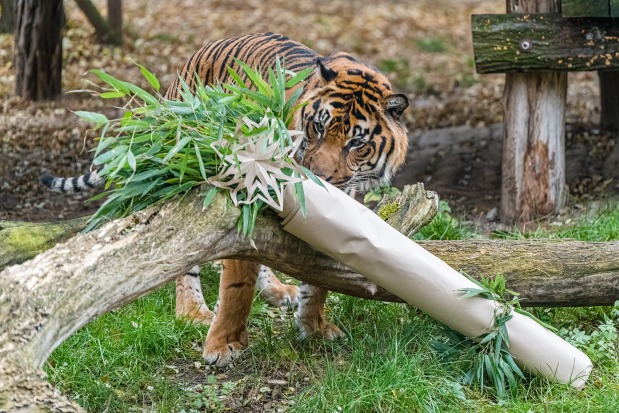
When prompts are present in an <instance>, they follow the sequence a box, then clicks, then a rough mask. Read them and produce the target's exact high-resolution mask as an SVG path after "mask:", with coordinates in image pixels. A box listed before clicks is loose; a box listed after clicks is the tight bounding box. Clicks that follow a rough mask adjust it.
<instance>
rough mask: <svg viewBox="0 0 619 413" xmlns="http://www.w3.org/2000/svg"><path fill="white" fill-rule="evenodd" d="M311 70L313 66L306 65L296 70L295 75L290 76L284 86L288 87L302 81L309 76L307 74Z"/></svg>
mask: <svg viewBox="0 0 619 413" xmlns="http://www.w3.org/2000/svg"><path fill="white" fill-rule="evenodd" d="M312 70H314V67H313V66H310V67H306V68H305V69H303V70H301V71H300V72H298V73H297V74H296V75H294V76H292V77H291V78H290V79H288V81H287V82H286V88H287V89H290V88H291V87H293V86H296V85H297V84H299V83H301V82H303V81H304V80H305V79H306V78H307V77H308V76H309V74H310V73H312Z"/></svg>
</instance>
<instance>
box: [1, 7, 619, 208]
mask: <svg viewBox="0 0 619 413" xmlns="http://www.w3.org/2000/svg"><path fill="white" fill-rule="evenodd" d="M96 3H97V4H98V6H99V8H100V10H102V11H104V10H105V3H106V2H105V1H102V0H99V1H96ZM267 4H268V6H267ZM66 7H67V14H68V26H67V29H66V31H65V38H64V42H63V44H64V74H63V76H64V77H63V90H65V91H71V90H85V89H96V85H93V84H92V83H91V82H92V81H94V79H93V76H89V75H87V74H86V75H85V72H86V71H87V70H89V69H103V70H105V71H107V72H109V73H111V74H113V75H115V76H118V77H121V78H123V79H127V80H130V81H138V80H139V72H138V70H136V67H135V65H134V63H133V62H139V63H141V64H143V65H145V66H147V67H148V68H149V69H151V70H152V71H153V72H155V73H156V74H157V75H158V76H159V77H160V80H161V83H162V84H163V85H167V84H168V83H169V82H170V81H171V79H172V78H173V76H175V73H176V70H177V68H178V67H180V66H181V65H182V64H183V63H184V61H185V60H186V59H187V58H188V57H189V56H190V55H191V54H192V53H193V51H195V50H196V49H197V48H199V47H200V46H201V45H203V44H204V43H205V42H207V41H209V40H212V39H216V38H223V37H227V36H232V35H237V34H240V33H246V32H257V31H276V32H281V33H284V34H286V35H288V36H289V37H291V38H294V39H296V40H298V41H301V42H302V43H305V44H307V45H308V46H310V47H312V48H314V49H315V50H317V51H318V52H319V53H321V54H328V53H330V52H332V51H336V50H346V51H348V52H350V53H352V54H354V55H356V56H358V57H359V58H361V59H362V60H364V61H366V62H368V63H370V64H373V65H375V66H377V67H378V68H379V69H381V70H383V71H384V72H386V73H387V74H388V76H389V77H390V78H391V80H392V82H393V83H394V84H395V85H396V87H397V88H399V89H400V90H402V91H403V92H404V93H406V94H407V95H408V96H409V100H410V101H411V108H410V109H408V110H407V111H406V115H405V117H406V121H407V124H408V127H409V130H410V131H411V149H412V151H411V156H410V157H409V161H408V165H407V167H406V168H405V169H404V171H403V172H402V173H401V174H400V175H399V176H398V177H397V178H396V180H395V182H396V184H397V185H399V186H401V185H403V184H405V183H410V182H415V181H418V180H421V181H424V182H426V184H427V186H428V187H430V188H435V189H437V190H438V191H439V194H440V195H441V196H442V197H443V198H447V199H450V200H452V202H454V203H455V204H457V205H461V206H462V209H463V210H464V211H467V212H469V213H471V214H472V215H476V214H484V213H487V212H488V211H489V210H491V209H492V208H494V207H495V206H496V205H497V201H498V186H497V185H498V182H499V178H500V175H499V174H500V172H499V170H498V169H497V168H498V166H499V165H500V163H498V161H499V159H497V156H498V154H500V140H501V139H500V133H499V134H497V133H496V131H495V132H492V131H493V130H494V129H493V128H495V129H496V127H492V125H494V124H496V123H499V122H500V121H501V108H500V96H501V93H502V83H503V76H501V75H486V76H478V75H476V74H475V73H474V65H473V62H472V46H471V40H470V33H469V32H470V26H469V19H470V15H471V14H472V13H475V14H479V13H492V12H494V13H501V12H503V7H504V6H503V4H502V2H483V1H481V0H468V1H462V2H450V1H447V0H433V1H430V0H420V1H416V2H410V1H404V0H401V1H396V0H382V1H378V2H371V1H368V0H356V1H341V0H316V1H306V0H300V1H296V2H294V3H291V2H286V1H283V0H275V1H270V2H268V3H265V2H261V1H259V0H241V1H234V2H228V1H201V0H182V1H174V2H172V1H164V0H156V1H153V0H150V1H148V0H136V1H131V2H125V3H124V7H125V8H124V18H125V21H124V25H125V29H124V31H125V45H124V46H123V47H122V48H108V47H103V46H101V45H99V44H97V43H96V40H95V38H94V35H93V30H92V28H91V27H90V26H89V25H88V23H87V22H86V20H85V18H84V17H83V15H82V14H81V12H80V11H79V10H78V9H76V7H75V5H74V3H73V2H67V3H66ZM12 42H13V39H12V36H10V35H2V36H0V105H1V106H0V145H1V146H0V219H13V220H15V219H20V220H50V219H63V218H68V217H73V216H78V215H85V214H88V213H90V212H92V210H93V208H95V207H96V204H93V203H84V201H85V199H87V196H83V195H82V196H77V197H65V196H62V195H55V194H50V193H48V192H46V191H44V190H42V188H41V187H40V185H39V184H38V177H39V176H40V174H41V173H42V172H44V171H49V172H53V173H55V174H57V175H65V176H70V175H76V174H80V173H83V172H85V171H87V170H88V168H89V165H90V159H91V154H90V153H89V150H90V149H91V148H92V147H93V146H94V144H95V142H94V140H93V138H94V137H95V136H96V133H95V132H93V131H91V130H90V128H89V126H88V125H87V124H85V123H84V122H82V121H79V120H78V119H77V117H76V116H75V115H73V114H72V113H71V110H97V111H104V112H106V113H107V114H108V115H109V116H113V115H114V114H115V113H120V112H119V111H118V110H117V109H114V108H111V107H110V106H109V102H102V101H100V100H99V99H98V98H93V97H90V95H89V94H88V93H85V92H81V93H72V94H66V95H64V96H63V98H62V99H60V100H57V101H54V102H41V103H29V102H24V101H22V100H20V99H19V98H16V97H12V96H11V91H12V87H13V82H14V76H13V72H12V56H13V51H12V47H13V46H12ZM598 100H599V90H598V85H597V76H596V75H595V74H594V73H578V74H571V75H570V88H569V98H568V115H567V121H568V123H570V124H571V125H572V126H571V127H570V129H571V132H570V133H569V134H568V144H569V145H570V146H568V154H569V153H573V154H574V155H573V158H572V159H573V160H574V161H573V162H572V163H570V162H571V161H570V158H569V157H568V163H567V164H568V166H569V168H568V169H569V172H570V175H568V179H569V180H570V182H569V183H570V185H571V188H572V189H573V194H575V195H578V196H580V195H582V194H585V195H587V196H588V195H590V194H591V193H594V192H595V191H599V190H600V188H602V189H604V190H608V189H610V190H611V192H613V191H615V190H616V187H615V185H614V183H613V182H612V181H609V179H613V178H615V176H614V174H613V172H614V171H615V170H616V168H612V167H610V166H609V165H614V164H613V163H612V162H611V161H613V159H615V158H616V156H615V155H613V153H614V152H613V150H612V149H613V148H614V142H615V140H614V137H613V136H610V135H608V134H600V133H599V132H597V131H595V125H596V123H597V120H598V118H599V103H598ZM444 128H447V129H445V130H444V131H442V132H437V129H444ZM453 128H455V129H453ZM489 131H490V132H489ZM488 133H490V135H488ZM493 133H494V134H493ZM570 148H572V149H570ZM570 150H571V151H572V152H570ZM608 158H611V160H610V161H609V160H608ZM615 166H616V165H615Z"/></svg>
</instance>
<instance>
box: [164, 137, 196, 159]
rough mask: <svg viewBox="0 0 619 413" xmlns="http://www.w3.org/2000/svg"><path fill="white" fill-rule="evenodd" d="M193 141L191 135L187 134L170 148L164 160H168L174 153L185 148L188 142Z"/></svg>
mask: <svg viewBox="0 0 619 413" xmlns="http://www.w3.org/2000/svg"><path fill="white" fill-rule="evenodd" d="M189 141H191V136H185V137H184V138H183V139H181V140H180V141H178V143H177V144H176V145H174V146H173V147H172V149H170V151H169V152H168V153H167V155H166V156H165V158H163V162H168V161H169V160H170V159H171V158H172V157H173V156H174V155H176V154H177V153H178V151H180V150H181V149H183V148H184V147H185V146H186V145H187V144H188V143H189Z"/></svg>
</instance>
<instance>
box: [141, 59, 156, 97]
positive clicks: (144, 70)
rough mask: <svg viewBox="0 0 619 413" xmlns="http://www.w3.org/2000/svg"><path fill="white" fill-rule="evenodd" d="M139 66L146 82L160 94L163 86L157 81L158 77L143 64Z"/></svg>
mask: <svg viewBox="0 0 619 413" xmlns="http://www.w3.org/2000/svg"><path fill="white" fill-rule="evenodd" d="M136 64H137V63H136ZM137 65H138V67H139V68H140V72H141V73H142V76H144V78H145V79H146V81H147V82H148V83H149V84H150V85H151V86H152V87H153V89H155V90H156V91H157V92H159V88H160V87H161V85H160V84H159V80H158V79H157V77H156V76H155V75H154V74H152V73H151V72H150V71H149V70H148V69H147V68H145V67H144V66H142V65H141V64H137Z"/></svg>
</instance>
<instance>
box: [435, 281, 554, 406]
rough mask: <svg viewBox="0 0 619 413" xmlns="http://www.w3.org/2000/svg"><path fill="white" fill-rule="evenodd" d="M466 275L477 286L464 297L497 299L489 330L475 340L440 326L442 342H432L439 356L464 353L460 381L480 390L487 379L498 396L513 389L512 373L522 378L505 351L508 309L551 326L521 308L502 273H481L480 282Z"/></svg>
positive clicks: (505, 394) (514, 385)
mask: <svg viewBox="0 0 619 413" xmlns="http://www.w3.org/2000/svg"><path fill="white" fill-rule="evenodd" d="M469 279H470V280H471V281H473V282H475V283H476V284H477V285H478V286H479V288H465V289H463V290H462V292H463V293H464V296H463V297H464V298H467V297H481V298H485V299H488V300H493V301H496V302H498V303H500V305H498V306H497V307H496V309H495V311H494V317H493V326H492V328H491V331H490V332H488V333H486V334H483V335H481V336H479V337H477V338H478V339H479V341H478V342H476V341H473V340H469V339H467V338H466V337H464V336H463V335H462V334H460V333H458V332H457V331H455V330H452V329H451V328H449V327H447V326H443V327H442V330H443V335H444V336H445V338H446V339H447V340H446V342H445V341H434V342H433V343H432V346H433V347H434V349H435V350H436V351H437V352H438V353H439V354H440V355H441V357H443V358H454V357H456V356H458V355H462V354H464V355H466V356H467V359H468V362H467V363H466V366H465V373H464V376H463V377H462V382H463V383H464V384H477V385H478V386H479V388H480V390H483V389H484V388H485V387H486V383H488V382H489V383H490V385H491V386H492V387H493V388H494V389H495V391H496V395H497V397H498V398H499V399H500V400H502V399H504V398H505V397H506V396H507V391H508V390H509V391H511V392H514V391H515V390H516V388H517V382H516V377H520V378H521V379H524V378H525V377H524V374H523V373H522V371H521V370H520V368H519V367H518V366H517V365H516V363H515V361H514V359H513V357H512V355H511V354H510V353H509V351H508V347H509V335H508V333H507V326H506V324H507V322H508V321H509V320H511V318H512V317H513V315H512V311H516V312H517V313H520V314H522V315H526V316H527V317H530V318H532V319H533V320H535V321H537V322H538V323H540V324H541V325H543V326H544V327H546V328H548V329H553V327H551V326H550V325H548V324H546V323H544V322H542V321H541V320H539V319H538V318H537V317H535V316H534V315H533V314H531V313H529V312H528V311H525V310H523V309H522V308H521V306H520V303H519V298H518V293H516V292H514V291H511V290H509V289H508V288H506V285H505V277H503V276H502V275H497V276H496V277H493V278H490V277H488V278H486V277H482V279H481V282H480V281H477V280H475V279H474V278H472V277H469Z"/></svg>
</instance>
